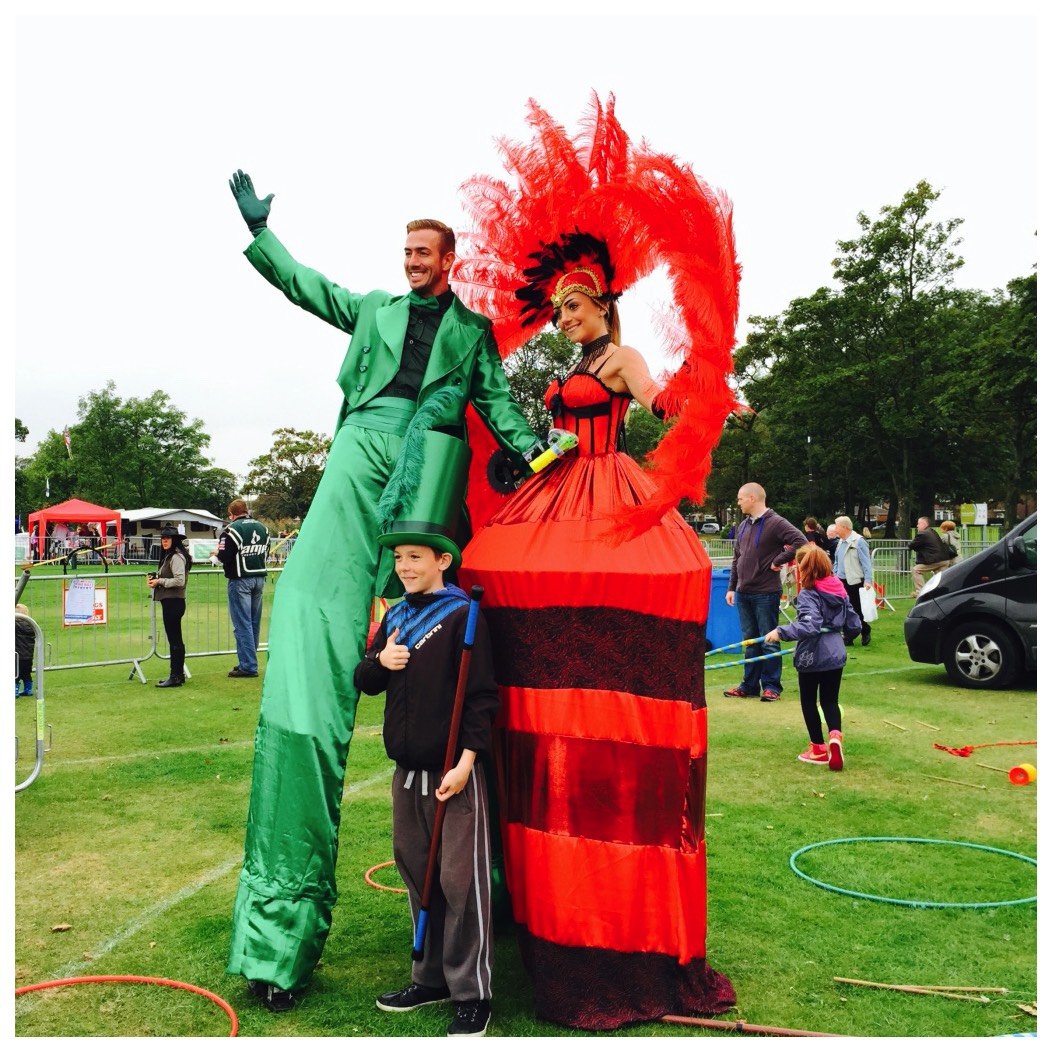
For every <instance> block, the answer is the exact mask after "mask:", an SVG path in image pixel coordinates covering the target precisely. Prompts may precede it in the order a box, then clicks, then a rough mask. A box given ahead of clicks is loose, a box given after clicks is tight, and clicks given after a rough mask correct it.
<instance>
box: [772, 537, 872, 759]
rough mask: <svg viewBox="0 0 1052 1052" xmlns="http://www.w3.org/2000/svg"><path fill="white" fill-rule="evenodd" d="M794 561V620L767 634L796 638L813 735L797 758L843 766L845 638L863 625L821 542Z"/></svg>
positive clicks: (807, 721)
mask: <svg viewBox="0 0 1052 1052" xmlns="http://www.w3.org/2000/svg"><path fill="white" fill-rule="evenodd" d="M796 566H797V570H798V571H799V574H800V594H799V595H798V596H797V600H796V620H795V621H793V622H792V623H791V624H788V625H780V626H779V627H778V628H774V629H772V630H771V631H770V632H768V633H767V635H766V637H765V638H766V640H767V642H768V643H777V642H778V641H779V640H781V639H795V640H797V645H796V649H795V650H794V651H793V665H794V666H795V668H796V672H797V676H798V678H799V681H800V708H801V709H802V710H803V714H804V724H805V726H806V727H807V733H808V736H809V737H810V739H811V746H810V748H809V749H808V750H807V752H802V753H800V755H799V757H798V759H800V760H803V762H804V763H821V764H826V763H828V764H829V769H830V770H831V771H840V770H843V767H844V743H843V739H842V736H841V731H840V678H841V676H842V675H843V672H844V666H845V665H846V664H847V648H846V647H845V646H844V639H845V637H846V638H847V639H849V640H850V639H854V638H855V636H857V635H858V634H859V633H860V632H861V631H862V622H861V621H860V620H859V617H858V614H857V613H856V612H855V609H854V607H852V605H851V601H850V600H849V599H848V595H847V591H846V590H845V588H844V586H843V584H841V583H840V581H839V579H838V578H836V577H834V576H833V564H832V563H831V562H830V561H829V556H828V555H827V554H826V553H825V552H824V551H823V550H822V549H821V548H819V547H817V546H816V545H813V544H808V545H806V546H805V547H803V548H801V549H800V550H799V551H798V552H797V553H796ZM823 629H828V631H823ZM819 704H821V706H822V714H823V715H824V716H825V719H826V726H827V727H828V728H829V745H828V747H827V746H826V744H825V740H824V738H823V737H822V719H821V717H820V716H819V715H818V706H819Z"/></svg>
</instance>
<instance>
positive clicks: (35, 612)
mask: <svg viewBox="0 0 1052 1052" xmlns="http://www.w3.org/2000/svg"><path fill="white" fill-rule="evenodd" d="M700 539H701V542H702V544H703V545H704V547H705V548H706V550H707V551H708V553H709V557H710V559H711V560H712V565H713V568H714V569H719V568H725V567H729V566H730V564H731V558H732V556H733V552H734V542H733V541H731V540H728V539H725V538H722V537H712V536H709V535H704V536H702V537H701V538H700ZM869 543H870V554H871V556H872V560H873V579H874V583H875V584H878V585H881V586H882V587H883V589H884V601H885V602H888V601H894V600H897V599H908V598H909V597H910V596H911V595H912V592H913V581H912V578H911V571H912V568H913V564H914V563H915V562H916V557H915V555H914V553H913V552H911V551H910V550H909V548H908V544H909V542H908V541H906V540H887V541H885V540H872V541H870V542H869ZM990 543H993V541H991V542H990ZM291 545H292V538H289V539H287V545H286V544H285V543H284V542H283V545H282V550H281V552H280V554H279V553H272V557H271V558H272V562H278V565H272V566H271V568H270V570H269V571H268V573H267V587H266V588H265V589H264V592H263V622H262V627H261V629H260V650H266V649H267V638H268V630H269V625H270V611H271V606H272V604H273V601H274V585H275V584H276V583H277V577H278V574H280V573H281V565H280V563H283V562H284V556H285V554H286V553H287V551H288V548H290V547H291ZM986 547H988V544H985V543H983V542H982V541H981V540H975V541H970V542H962V545H961V548H962V550H961V556H960V557H961V558H967V557H968V556H970V555H974V554H975V553H976V552H979V551H982V550H983V549H984V548H986ZM81 579H91V580H93V581H94V582H95V589H96V607H95V621H94V622H92V623H84V624H73V625H69V624H67V623H66V619H65V617H64V613H65V593H66V589H67V587H68V585H69V584H70V582H71V581H74V580H81ZM20 587H21V589H22V591H21V601H22V602H23V603H25V604H26V606H27V607H28V608H29V611H30V615H31V617H32V618H33V620H34V621H35V622H36V624H37V625H39V627H40V631H41V632H42V634H43V641H44V642H43V655H44V657H43V663H42V664H38V670H37V671H38V673H39V671H40V669H48V670H51V671H54V670H57V669H68V668H86V667H90V666H96V665H126V666H129V667H130V668H129V679H130V678H131V677H132V676H134V675H138V677H139V679H140V680H142V682H143V683H145V682H146V675H145V673H144V672H143V669H142V665H143V664H144V663H145V662H146V661H148V660H149V659H150V658H158V659H160V660H161V661H167V660H168V658H169V655H168V652H167V639H166V638H165V635H164V628H163V625H162V623H161V618H160V616H159V611H158V609H157V604H156V603H154V602H153V601H152V593H151V592H150V589H149V588H147V587H146V576H145V574H144V573H143V572H142V571H138V570H130V569H128V568H127V567H120V568H117V567H114V566H112V565H111V566H110V568H109V572H108V573H104V572H103V567H102V566H98V567H85V566H81V567H79V568H78V572H77V573H76V574H75V575H74V574H68V575H64V574H61V573H51V574H43V573H39V574H37V575H35V576H34V575H33V574H32V571H30V574H29V576H28V579H25V580H23V581H20ZM786 591H787V592H791V591H792V582H791V579H787V582H786ZM226 595H227V589H226V577H225V576H224V574H223V572H222V570H218V569H213V568H211V567H209V566H208V565H207V564H204V565H202V564H195V565H194V568H193V570H192V572H191V573H190V576H189V578H188V582H187V596H186V615H185V617H184V618H183V626H182V627H183V638H184V640H185V642H186V656H187V668H188V671H189V672H190V674H191V676H192V674H193V666H192V664H191V661H192V659H193V658H195V657H205V656H212V655H218V654H236V652H237V651H236V647H235V645H234V633H233V628H232V626H231V622H230V616H229V613H228V610H227V599H226ZM889 605H890V603H889Z"/></svg>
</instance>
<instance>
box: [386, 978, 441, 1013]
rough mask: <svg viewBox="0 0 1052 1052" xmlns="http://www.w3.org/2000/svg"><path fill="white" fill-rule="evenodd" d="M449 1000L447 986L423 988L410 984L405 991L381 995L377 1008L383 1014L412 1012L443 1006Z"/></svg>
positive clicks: (393, 991) (394, 991) (416, 984)
mask: <svg viewBox="0 0 1052 1052" xmlns="http://www.w3.org/2000/svg"><path fill="white" fill-rule="evenodd" d="M448 1000H449V987H447V986H421V985H420V984H419V983H410V984H409V985H408V986H407V987H406V988H405V989H404V990H392V991H391V993H389V994H380V996H379V997H378V998H377V999H376V1007H377V1008H379V1009H380V1011H381V1012H412V1011H414V1010H416V1009H417V1008H423V1007H424V1005H437V1004H442V1003H443V1002H444V1001H448Z"/></svg>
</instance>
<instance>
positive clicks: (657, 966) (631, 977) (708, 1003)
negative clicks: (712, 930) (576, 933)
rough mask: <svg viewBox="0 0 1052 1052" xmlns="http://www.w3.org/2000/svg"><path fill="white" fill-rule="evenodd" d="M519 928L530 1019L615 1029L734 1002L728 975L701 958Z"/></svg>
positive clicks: (707, 1010)
mask: <svg viewBox="0 0 1052 1052" xmlns="http://www.w3.org/2000/svg"><path fill="white" fill-rule="evenodd" d="M625 890H626V894H631V891H630V889H627V888H626V889H625ZM518 934H519V948H520V950H521V951H522V958H523V961H524V963H525V965H526V970H527V971H528V972H529V973H530V976H531V977H532V979H533V984H534V1005H535V1009H536V1012H537V1017H538V1018H539V1019H544V1020H547V1021H548V1022H551V1023H557V1024H559V1025H560V1026H571V1027H577V1028H579V1029H582V1030H614V1029H616V1028H617V1027H620V1026H624V1025H625V1024H626V1023H638V1022H644V1021H646V1020H649V1019H660V1018H661V1016H663V1015H684V1016H704V1015H719V1014H720V1013H721V1012H726V1011H728V1010H729V1009H731V1008H733V1007H734V1004H735V1001H736V1000H737V995H736V994H735V992H734V986H733V985H732V983H731V981H730V979H728V978H727V977H726V976H725V975H723V974H721V973H720V972H717V971H716V970H715V969H714V968H711V967H710V966H709V964H708V962H707V961H706V960H705V959H704V958H700V959H697V960H693V961H691V962H690V963H689V964H685V965H681V964H678V963H677V962H676V959H675V958H674V957H670V956H668V955H665V954H658V953H620V952H618V951H617V950H602V949H595V948H591V947H577V946H560V945H557V944H556V943H552V942H548V941H547V940H545V939H539V938H537V937H536V936H534V935H531V934H530V933H529V932H528V931H526V930H525V929H524V928H521V927H520V929H519V933H518Z"/></svg>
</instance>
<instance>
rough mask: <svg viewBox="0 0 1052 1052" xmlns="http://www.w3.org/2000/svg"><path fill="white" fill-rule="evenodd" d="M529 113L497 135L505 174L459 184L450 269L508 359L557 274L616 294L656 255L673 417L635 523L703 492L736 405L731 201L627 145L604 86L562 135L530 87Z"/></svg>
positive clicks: (539, 317) (545, 312) (544, 309)
mask: <svg viewBox="0 0 1052 1052" xmlns="http://www.w3.org/2000/svg"><path fill="white" fill-rule="evenodd" d="M527 121H528V123H529V124H530V125H531V126H532V128H533V129H534V135H533V138H532V139H531V140H530V141H528V142H525V143H512V142H510V141H508V140H507V139H500V140H498V146H499V150H500V153H501V155H502V157H503V162H504V167H505V168H506V169H507V171H508V172H509V174H510V175H511V176H512V177H513V180H514V184H509V183H508V182H505V181H503V180H499V179H494V178H491V177H489V176H485V175H476V176H474V177H473V178H471V179H469V180H468V181H467V182H466V183H464V184H463V186H462V187H461V194H462V198H463V201H464V204H465V207H466V209H467V211H468V214H469V216H470V217H471V220H472V223H473V229H471V230H470V231H468V232H467V233H465V234H462V235H460V236H461V238H462V242H461V243H462V244H463V245H464V247H465V249H466V251H465V252H464V255H463V256H462V257H461V258H460V259H459V260H458V262H457V263H456V264H455V266H454V269H453V275H452V277H453V281H454V284H455V286H456V288H457V292H458V293H459V295H460V296H461V297H462V298H463V299H464V301H465V302H466V303H467V304H468V306H470V307H471V308H472V309H474V310H477V311H479V312H480V313H482V314H485V315H486V316H487V317H489V318H491V319H492V320H493V332H494V336H495V338H496V340H497V346H498V348H499V350H500V354H501V357H502V358H506V357H507V356H508V355H509V354H511V353H512V352H513V351H515V350H517V349H518V348H519V347H521V346H522V345H523V344H524V343H525V342H526V341H527V340H528V339H529V338H530V337H531V336H533V335H535V334H536V333H537V332H539V331H540V329H541V328H543V326H544V325H545V324H546V323H548V322H550V321H551V314H552V304H551V298H552V295H553V294H554V293H556V291H557V287H558V286H559V283H560V279H564V280H563V283H562V287H563V289H565V288H566V286H567V284H568V283H569V284H573V283H578V284H582V287H583V285H586V284H587V283H588V282H589V281H590V280H592V278H597V280H598V279H601V281H602V282H603V283H604V284H605V288H604V289H603V291H604V293H605V292H609V293H611V294H612V295H614V296H615V297H616V296H618V295H620V294H621V293H623V292H624V291H625V290H626V289H628V288H630V287H631V286H632V285H633V284H635V282H636V281H638V280H639V279H640V278H642V277H644V276H645V275H647V274H649V273H651V272H652V271H653V270H654V269H655V268H657V267H658V266H661V265H664V266H665V268H666V270H667V272H668V276H669V279H670V284H671V292H672V304H671V306H670V307H669V308H668V312H667V316H666V317H664V318H663V319H662V325H661V329H662V337H663V339H662V342H663V345H664V350H665V352H666V353H667V354H668V355H669V356H670V357H671V358H672V360H673V361H674V362H676V363H679V362H682V363H683V364H682V366H681V367H680V368H679V369H678V370H677V371H675V372H674V374H673V375H671V376H666V377H663V378H662V379H664V380H665V381H666V383H667V391H668V398H669V401H670V403H671V405H670V412H669V415H670V416H676V420H675V423H674V424H673V425H672V427H671V428H670V429H669V430H668V432H667V433H666V434H665V436H664V438H663V439H662V441H661V443H660V444H659V445H658V447H657V449H655V450H654V452H653V453H651V454H650V456H649V458H648V461H649V463H648V465H647V466H648V468H649V472H648V474H649V477H650V478H651V479H652V480H653V481H654V482H655V483H656V484H657V493H656V494H655V496H654V497H653V498H652V499H651V500H650V501H649V502H648V503H647V504H645V505H643V506H641V507H640V508H638V509H632V510H630V511H629V512H627V513H626V518H625V521H624V523H623V528H624V529H625V530H627V532H628V533H629V534H636V533H639V532H642V531H643V530H644V529H646V528H647V527H648V526H649V525H650V524H652V523H653V522H655V521H656V520H657V519H658V518H660V517H661V515H663V514H664V513H665V512H666V511H667V510H668V509H669V508H671V507H674V506H675V505H676V504H677V503H678V502H679V500H680V499H681V498H683V497H688V498H690V499H691V500H694V501H696V502H698V503H701V502H702V501H703V500H704V498H705V479H706V478H707V477H708V474H709V470H710V468H711V464H712V456H711V454H712V449H713V447H714V446H715V445H716V443H717V442H718V441H719V436H720V431H721V429H722V427H723V423H724V421H725V419H726V418H727V415H728V414H729V413H730V412H731V411H732V410H733V409H734V408H735V399H734V396H733V394H732V392H731V389H730V387H729V385H728V382H727V377H728V375H729V374H731V373H732V372H733V363H732V359H731V351H732V349H733V347H734V330H735V325H736V323H737V316H738V282H739V279H740V268H739V266H738V263H737V261H736V259H735V253H734V235H733V233H732V229H731V205H730V201H729V200H728V199H727V197H726V195H725V194H723V193H722V192H721V191H718V190H714V189H713V188H711V187H710V186H708V184H706V183H704V182H702V181H701V180H699V179H698V178H697V176H695V174H694V172H693V171H692V169H691V168H690V166H689V165H686V164H683V163H680V162H678V161H677V160H676V159H675V158H674V157H672V156H670V155H667V154H660V153H655V152H653V151H652V150H651V149H650V148H649V147H648V146H647V145H646V144H645V143H643V144H641V145H639V146H635V145H634V144H632V143H631V142H630V141H629V139H628V136H627V135H626V134H625V132H624V129H623V128H622V127H621V125H620V124H619V123H618V121H617V119H616V118H615V117H614V98H613V96H612V95H611V96H609V98H608V100H607V104H606V106H605V107H604V106H603V105H602V103H600V101H599V97H598V95H597V94H596V93H595V92H593V93H592V98H591V104H590V107H589V109H588V111H587V113H586V114H585V115H584V117H583V118H582V121H581V125H580V130H579V131H578V133H577V135H576V136H575V137H574V138H572V139H571V138H570V137H569V135H568V134H567V132H566V130H565V129H564V128H563V127H562V126H561V125H559V124H557V123H556V122H555V121H554V120H553V119H552V118H551V116H549V114H548V113H547V112H545V111H544V110H543V109H541V108H540V106H538V105H537V103H536V102H534V101H533V100H532V99H531V100H530V102H529V107H528V114H527ZM582 268H583V269H582ZM575 269H576V270H577V271H578V273H577V274H575V275H573V276H571V277H569V278H568V277H567V276H568V275H570V273H571V271H573V270H575ZM578 278H580V279H581V280H580V282H578V281H577V279H578ZM585 291H587V289H585Z"/></svg>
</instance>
